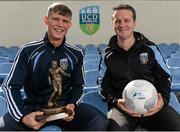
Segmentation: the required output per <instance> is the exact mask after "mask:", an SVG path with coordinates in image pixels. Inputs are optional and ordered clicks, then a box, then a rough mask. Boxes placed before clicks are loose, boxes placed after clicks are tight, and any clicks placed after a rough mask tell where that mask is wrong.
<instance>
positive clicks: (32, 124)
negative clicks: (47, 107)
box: [22, 111, 47, 130]
mask: <svg viewBox="0 0 180 132" xmlns="http://www.w3.org/2000/svg"><path fill="white" fill-rule="evenodd" d="M36 116H43V112H40V111H37V112H32V113H29V114H28V115H26V116H24V117H23V118H22V122H23V123H24V124H25V125H26V126H27V127H29V128H32V129H34V130H38V129H39V128H40V127H41V126H43V125H44V124H45V123H46V122H47V121H46V120H41V121H36V120H35V118H36Z"/></svg>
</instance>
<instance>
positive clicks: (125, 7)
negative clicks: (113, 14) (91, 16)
mask: <svg viewBox="0 0 180 132" xmlns="http://www.w3.org/2000/svg"><path fill="white" fill-rule="evenodd" d="M123 9H126V10H130V11H131V12H132V14H133V20H134V21H135V20H136V11H135V9H134V8H133V7H132V6H130V5H127V4H120V5H118V6H116V7H114V8H113V11H116V10H123Z"/></svg>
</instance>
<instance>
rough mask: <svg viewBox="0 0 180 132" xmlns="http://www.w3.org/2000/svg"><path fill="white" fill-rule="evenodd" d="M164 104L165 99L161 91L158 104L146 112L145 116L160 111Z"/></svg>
mask: <svg viewBox="0 0 180 132" xmlns="http://www.w3.org/2000/svg"><path fill="white" fill-rule="evenodd" d="M163 106H164V101H163V98H162V96H161V94H160V93H158V101H157V104H156V105H155V107H153V108H152V109H150V110H149V111H148V112H147V113H145V114H144V117H146V116H152V115H154V114H156V113H157V112H158V111H160V110H161V109H162V107H163Z"/></svg>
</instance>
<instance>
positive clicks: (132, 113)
mask: <svg viewBox="0 0 180 132" xmlns="http://www.w3.org/2000/svg"><path fill="white" fill-rule="evenodd" d="M117 107H118V108H119V109H121V110H123V111H124V112H125V113H127V114H128V115H130V116H134V117H141V114H139V113H137V112H135V111H133V110H131V109H128V108H127V107H126V105H125V100H124V99H118V103H117Z"/></svg>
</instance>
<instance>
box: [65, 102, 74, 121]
mask: <svg viewBox="0 0 180 132" xmlns="http://www.w3.org/2000/svg"><path fill="white" fill-rule="evenodd" d="M66 109H67V111H69V113H71V115H69V116H68V117H65V118H64V119H63V120H64V121H72V120H73V119H74V115H75V112H74V109H75V105H74V104H67V105H66Z"/></svg>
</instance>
